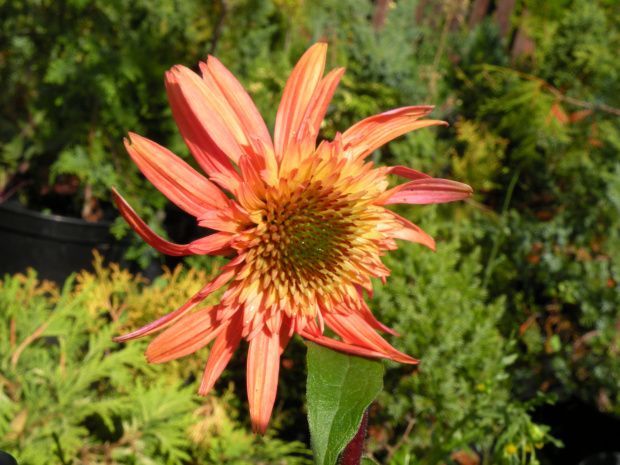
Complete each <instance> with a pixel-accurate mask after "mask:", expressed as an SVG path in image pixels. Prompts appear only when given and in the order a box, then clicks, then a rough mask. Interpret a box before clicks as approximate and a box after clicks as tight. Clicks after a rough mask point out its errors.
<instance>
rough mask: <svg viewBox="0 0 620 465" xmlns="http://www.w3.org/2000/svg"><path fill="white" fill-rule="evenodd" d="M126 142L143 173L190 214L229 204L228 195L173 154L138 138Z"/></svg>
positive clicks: (133, 135)
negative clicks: (226, 202)
mask: <svg viewBox="0 0 620 465" xmlns="http://www.w3.org/2000/svg"><path fill="white" fill-rule="evenodd" d="M129 136H130V138H131V141H128V140H127V139H125V147H126V148H127V152H129V155H130V156H131V158H132V159H133V161H134V162H135V163H136V165H138V168H140V171H142V173H144V175H145V176H146V177H147V178H148V179H149V181H151V182H152V183H153V184H154V185H155V187H157V189H159V190H160V191H161V192H162V193H163V194H164V195H165V196H166V197H168V198H169V199H170V200H171V201H172V202H174V203H175V204H176V205H178V206H179V207H180V208H182V209H183V210H185V211H186V212H187V213H189V214H191V215H194V216H200V214H202V213H204V212H206V211H209V210H211V209H213V208H217V207H218V205H219V204H221V203H222V202H224V201H226V196H225V195H224V193H223V192H222V191H221V190H220V189H218V188H217V186H215V185H214V184H213V183H211V182H210V181H209V180H208V179H207V178H205V177H204V176H201V175H200V174H198V173H197V172H196V171H194V169H193V168H192V167H191V166H189V165H188V164H187V163H185V162H184V161H183V160H181V159H180V158H179V157H177V156H176V155H174V154H173V153H172V152H171V151H170V150H168V149H166V148H164V147H162V146H161V145H158V144H156V143H155V142H152V141H150V140H148V139H145V138H144V137H140V136H138V135H137V134H133V133H129Z"/></svg>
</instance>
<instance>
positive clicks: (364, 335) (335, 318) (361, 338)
mask: <svg viewBox="0 0 620 465" xmlns="http://www.w3.org/2000/svg"><path fill="white" fill-rule="evenodd" d="M323 318H324V319H325V324H327V326H329V327H330V328H331V329H332V331H334V332H335V333H336V334H337V335H338V336H340V337H341V338H342V340H343V341H345V342H347V343H349V344H354V345H356V346H360V347H364V348H367V349H370V350H373V351H376V352H379V353H382V354H383V355H382V356H383V357H388V358H391V359H392V360H395V361H397V362H401V363H412V364H415V363H418V362H419V360H416V359H415V358H413V357H409V356H408V355H406V354H403V353H402V352H399V351H398V350H396V349H395V348H394V347H392V346H391V345H390V344H388V343H387V341H386V340H385V339H383V338H382V337H381V336H379V335H378V334H377V333H376V331H375V330H374V329H373V328H372V327H371V326H370V325H369V324H368V323H366V322H365V321H364V319H363V318H362V317H361V316H360V315H358V314H357V313H356V312H355V311H351V312H350V313H348V314H343V313H336V312H326V313H324V314H323Z"/></svg>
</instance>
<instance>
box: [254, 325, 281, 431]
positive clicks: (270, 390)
mask: <svg viewBox="0 0 620 465" xmlns="http://www.w3.org/2000/svg"><path fill="white" fill-rule="evenodd" d="M282 342H283V341H282V340H281V335H280V334H278V333H272V332H271V331H270V330H269V328H267V326H266V325H263V330H262V331H261V332H259V333H258V334H257V335H256V336H255V337H254V338H253V339H252V340H251V341H250V347H249V349H248V379H247V385H248V402H249V405H250V417H251V418H252V429H253V431H254V432H255V433H256V432H260V433H261V434H262V435H264V434H265V431H267V425H268V424H269V417H270V416H271V411H272V410H273V404H274V402H275V400H276V392H277V389H278V373H279V371H280V346H281V344H282ZM286 342H288V341H286Z"/></svg>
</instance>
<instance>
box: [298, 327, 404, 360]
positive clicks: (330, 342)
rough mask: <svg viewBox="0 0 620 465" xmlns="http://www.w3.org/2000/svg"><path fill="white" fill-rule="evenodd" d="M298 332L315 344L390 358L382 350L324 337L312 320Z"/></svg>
mask: <svg viewBox="0 0 620 465" xmlns="http://www.w3.org/2000/svg"><path fill="white" fill-rule="evenodd" d="M299 334H300V335H301V336H303V337H305V338H306V339H309V340H310V341H312V342H316V343H317V344H320V345H322V346H324V347H328V348H330V349H334V350H338V351H340V352H346V353H349V354H353V355H359V356H360V357H371V358H388V359H392V356H391V355H387V354H385V353H383V352H377V351H375V350H370V349H366V348H364V347H359V346H356V345H352V344H347V343H344V342H341V341H337V340H336V339H332V338H329V337H325V336H323V335H322V334H321V333H320V331H319V330H318V328H317V327H316V323H314V322H310V323H308V325H307V326H306V328H305V329H304V330H302V331H299Z"/></svg>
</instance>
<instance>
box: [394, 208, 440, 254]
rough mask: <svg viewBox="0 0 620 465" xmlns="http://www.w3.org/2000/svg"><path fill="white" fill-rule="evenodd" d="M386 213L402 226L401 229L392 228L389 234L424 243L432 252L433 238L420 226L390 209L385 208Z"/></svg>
mask: <svg viewBox="0 0 620 465" xmlns="http://www.w3.org/2000/svg"><path fill="white" fill-rule="evenodd" d="M386 213H388V214H389V215H391V216H392V218H394V220H396V221H397V222H398V223H400V224H401V225H402V226H403V228H402V229H397V230H392V231H391V232H390V235H391V236H392V237H393V238H395V239H403V240H405V241H409V242H416V243H418V244H422V245H425V246H426V247H428V248H429V249H431V250H432V251H433V252H434V251H435V239H433V238H432V237H431V236H429V235H428V234H426V233H425V232H424V231H423V230H422V229H421V228H420V227H418V226H416V225H415V224H413V223H412V222H411V221H409V220H407V219H405V218H403V217H402V216H400V215H397V214H396V213H394V212H392V211H389V210H386Z"/></svg>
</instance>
